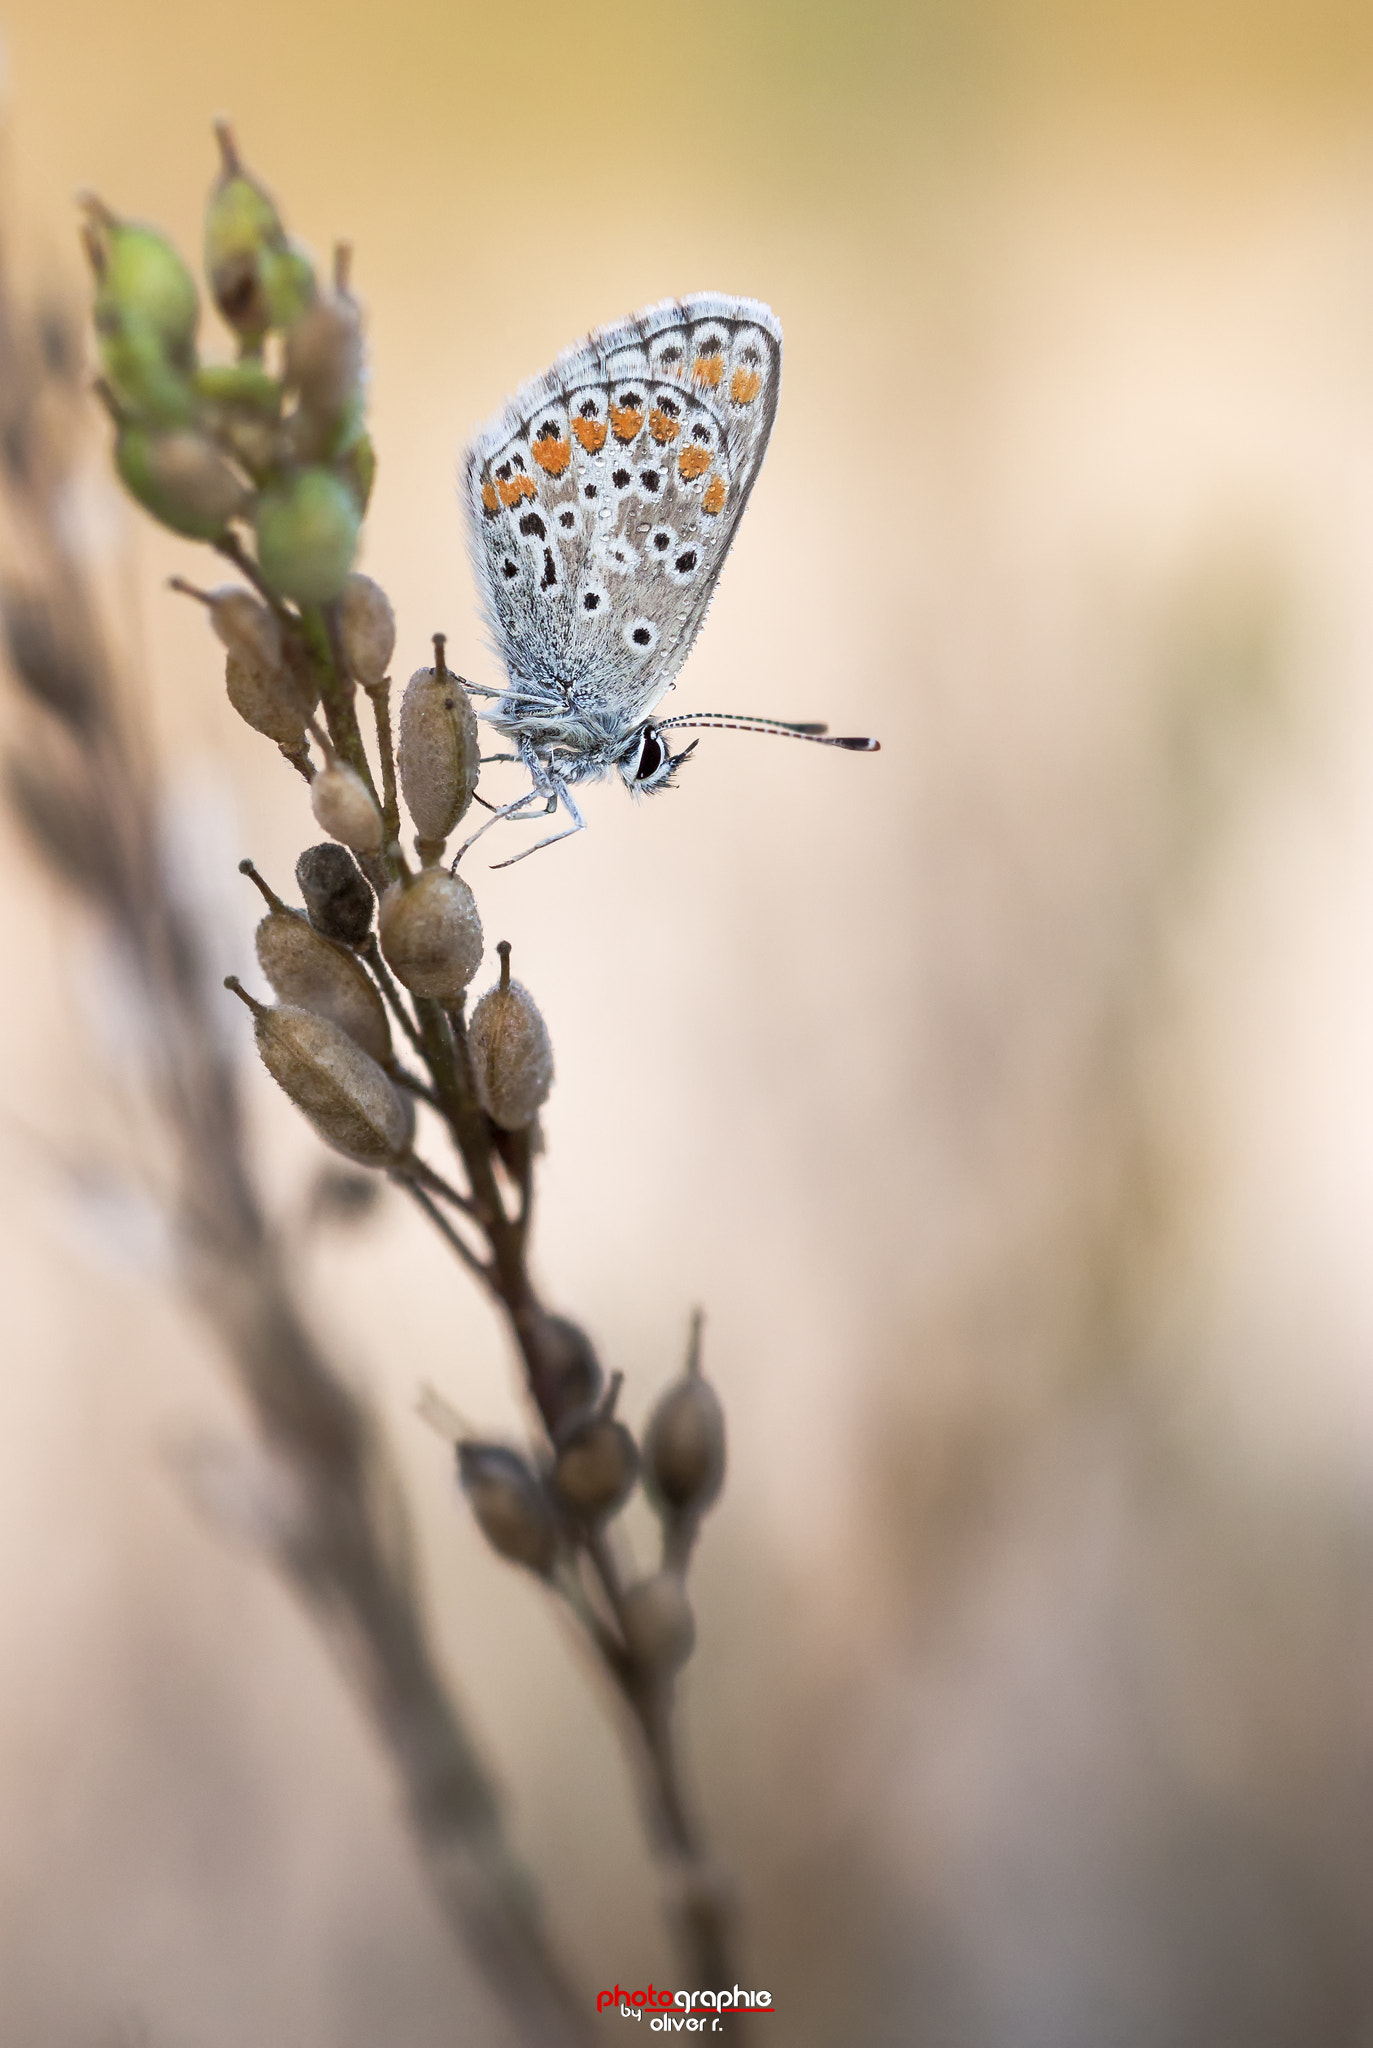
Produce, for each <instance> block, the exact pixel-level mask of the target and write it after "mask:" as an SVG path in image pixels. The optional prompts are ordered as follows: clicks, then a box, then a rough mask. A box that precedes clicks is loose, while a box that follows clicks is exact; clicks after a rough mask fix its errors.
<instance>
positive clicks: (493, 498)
mask: <svg viewBox="0 0 1373 2048" xmlns="http://www.w3.org/2000/svg"><path fill="white" fill-rule="evenodd" d="M482 503H483V505H485V507H486V509H487V511H488V512H499V511H500V509H501V501H500V498H499V497H498V496H497V493H496V486H495V485H494V484H483V485H482Z"/></svg>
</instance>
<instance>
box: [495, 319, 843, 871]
mask: <svg viewBox="0 0 1373 2048" xmlns="http://www.w3.org/2000/svg"><path fill="white" fill-rule="evenodd" d="M781 377H782V329H781V326H780V324H779V322H778V320H777V318H776V316H775V315H774V314H773V313H772V312H771V311H770V310H769V308H768V307H767V306H764V305H762V304H761V303H760V302H759V301H758V300H756V299H735V298H728V297H725V296H723V295H722V294H720V293H717V292H699V293H696V294H695V295H694V296H691V297H688V298H685V299H670V300H666V301H664V303H663V304H661V305H658V306H652V307H649V308H647V309H645V310H644V311H643V312H640V313H636V314H634V315H633V316H632V317H631V318H630V319H628V320H623V321H621V322H619V323H618V324H617V325H615V326H611V327H602V328H598V329H597V330H596V331H595V332H594V333H592V334H590V335H588V336H587V338H586V339H585V340H584V341H581V342H578V343H576V344H575V346H573V347H572V348H569V349H565V350H564V351H563V353H562V354H561V355H560V356H559V357H558V358H557V359H556V361H555V362H554V363H553V365H552V366H551V368H550V369H548V370H546V371H545V372H544V374H543V376H541V377H536V378H535V379H533V381H532V382H530V383H528V384H525V385H523V386H521V388H520V389H519V390H518V391H517V392H516V393H515V395H514V397H513V398H512V399H511V400H510V401H509V403H508V404H507V405H506V406H505V407H504V409H503V410H502V411H501V412H500V413H499V414H498V415H497V416H496V417H495V418H494V419H493V420H491V421H490V422H489V423H488V425H487V426H486V427H485V428H484V429H483V430H482V431H481V433H479V434H478V435H477V437H476V439H475V440H474V441H473V443H472V445H471V446H470V448H469V449H468V451H467V454H466V457H465V461H464V467H463V482H464V490H465V495H466V504H467V513H468V521H469V532H470V539H471V550H472V559H473V564H474V567H475V569H476V574H477V581H478V584H479V586H480V588H481V593H482V600H483V606H484V610H485V613H486V617H487V621H488V624H489V626H490V628H491V633H492V636H493V639H494V643H495V647H496V651H497V652H498V653H499V655H500V657H501V659H502V661H503V662H504V664H505V667H506V670H507V672H508V675H509V682H508V685H507V687H506V688H505V689H504V690H499V691H496V690H492V691H480V690H479V691H478V694H480V695H485V696H488V697H490V698H492V699H494V703H493V704H492V706H491V708H490V709H488V710H487V711H486V712H485V714H484V716H485V718H486V720H487V722H488V723H489V724H490V725H492V726H494V727H495V729H496V730H497V732H499V733H500V734H502V735H503V736H504V737H505V738H506V739H507V740H509V741H510V742H511V743H512V744H513V746H514V748H515V751H514V752H513V753H510V754H498V755H495V756H488V757H487V758H488V759H493V758H494V759H496V760H508V761H519V762H521V763H523V765H524V766H525V768H526V769H527V770H528V771H529V775H530V778H531V784H532V786H531V788H530V789H529V790H528V791H527V792H526V794H525V795H524V796H522V797H520V798H518V799H517V800H516V801H515V802H514V803H512V804H506V805H503V806H502V807H501V808H500V810H499V811H497V812H496V813H495V814H494V815H493V817H492V818H491V819H489V820H488V821H487V825H488V826H489V825H490V824H494V823H495V822H497V820H498V819H500V818H504V817H512V816H515V815H517V814H518V813H520V812H523V811H525V810H527V807H528V806H529V805H530V804H532V803H534V802H535V801H536V800H538V799H539V798H542V799H543V800H544V806H545V809H546V811H548V812H553V811H556V810H557V808H558V806H559V805H560V804H561V805H562V806H563V808H564V809H565V811H566V812H567V814H568V816H569V817H570V819H571V820H572V822H571V824H570V825H568V826H567V827H566V828H565V829H564V830H562V831H559V832H555V833H553V834H551V835H550V836H549V837H548V838H546V839H541V840H539V841H538V842H537V844H536V845H535V846H530V847H526V848H525V850H524V853H521V854H517V855H516V856H515V859H517V860H522V859H524V858H525V856H526V855H527V854H530V853H535V852H537V851H538V849H539V847H542V846H549V845H552V844H553V842H554V840H557V839H563V838H567V837H569V836H570V835H571V834H572V833H574V832H579V831H582V830H583V829H584V827H585V820H584V818H583V817H582V814H581V811H580V810H579V809H578V806H577V803H576V800H575V798H574V796H573V794H572V791H573V788H574V787H575V786H576V785H577V784H579V783H582V782H589V781H594V780H596V779H598V778H600V777H601V776H604V775H606V774H608V773H610V772H611V771H612V770H618V772H619V774H620V776H621V777H622V779H623V781H624V782H625V784H626V785H627V787H628V788H629V789H630V790H631V792H632V793H634V794H635V795H640V796H642V795H647V794H649V793H650V792H652V791H655V790H660V789H666V788H668V787H670V786H671V783H672V780H673V777H674V775H675V773H676V771H677V769H679V768H680V767H681V765H682V763H683V761H685V760H686V758H687V756H688V755H689V754H691V753H692V752H693V751H694V749H695V747H696V744H697V742H696V741H694V740H693V741H692V742H691V744H690V745H689V746H687V747H686V748H684V749H683V750H682V752H681V753H677V754H674V753H673V752H672V750H671V744H670V742H669V740H668V738H667V735H668V734H669V733H671V732H674V731H677V730H680V729H681V728H682V727H684V726H723V727H729V728H733V729H736V730H744V731H751V732H769V733H780V734H784V735H787V736H789V737H792V738H797V739H807V740H816V741H819V742H820V743H821V744H823V745H826V746H832V747H847V748H849V749H851V750H855V751H861V752H873V751H875V750H876V748H877V741H876V740H872V739H856V738H837V737H831V736H830V735H829V734H828V732H827V730H826V728H825V727H824V726H823V725H811V724H789V723H787V722H785V721H782V720H778V719H771V718H754V717H738V716H735V715H734V714H732V713H726V712H706V713H698V714H696V715H694V716H683V717H676V718H657V717H655V716H654V715H653V714H654V712H655V711H656V708H657V707H658V705H659V704H660V703H661V702H662V700H663V698H664V697H665V696H666V695H667V693H668V691H669V690H671V689H672V688H673V686H674V683H675V680H676V677H677V672H678V670H679V669H680V668H681V666H682V664H683V662H684V661H685V660H686V658H687V655H688V654H689V652H690V651H691V647H692V643H693V642H694V640H695V638H696V635H697V633H698V632H699V631H700V629H701V623H702V621H703V620H704V618H705V615H706V611H707V608H708V607H709V604H710V600H711V596H712V594H713V592H714V589H715V586H716V583H717V581H718V580H719V575H720V570H721V568H722V567H723V565H724V560H725V556H726V555H727V554H728V553H729V548H730V543H731V542H732V540H733V539H734V535H735V532H736V530H737V528H738V525H739V521H740V519H741V518H742V517H743V513H744V507H745V506H746V505H747V503H748V499H749V493H750V491H751V490H752V489H753V486H754V482H755V481H756V479H757V476H758V472H759V470H760V468H761V467H762V462H763V457H764V455H765V453H766V452H767V445H768V440H769V437H770V435H771V433H772V425H773V421H774V419H775V418H776V415H777V398H778V392H779V388H780V384H781ZM486 829H487V826H483V827H482V830H483V831H484V830H486ZM476 836H477V835H476V834H474V835H473V837H474V838H475V837H476ZM471 843H472V841H471V840H469V841H468V842H467V844H468V845H470V844H471ZM463 851H464V852H465V851H466V847H464V848H463ZM500 865H501V866H509V865H510V863H509V862H501V863H500Z"/></svg>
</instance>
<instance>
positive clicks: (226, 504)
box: [114, 426, 249, 540]
mask: <svg viewBox="0 0 1373 2048" xmlns="http://www.w3.org/2000/svg"><path fill="white" fill-rule="evenodd" d="M114 460H115V467H116V468H117V469H118V471H119V474H120V476H121V477H122V479H123V481H124V484H125V486H126V487H127V489H128V490H129V491H130V492H132V494H133V496H134V497H135V498H137V500H138V502H139V504H140V505H142V506H143V507H144V508H145V509H146V510H147V511H149V512H151V513H152V515H153V517H154V519H159V520H161V522H162V524H163V525H164V526H169V527H170V528H171V529H172V531H173V533H184V534H185V535H187V537H188V538H189V539H191V540H218V539H219V538H220V536H221V535H222V534H223V532H224V529H225V528H226V527H227V525H228V523H229V521H230V520H231V519H236V518H238V517H239V516H240V515H241V514H242V513H244V512H245V511H246V510H247V508H248V503H249V494H248V491H247V489H246V487H245V486H244V484H243V482H242V481H241V479H240V478H239V476H238V475H237V473H236V472H235V471H234V470H233V469H231V468H230V466H229V464H228V463H227V462H226V461H225V459H224V457H223V456H222V455H221V454H220V452H219V450H218V448H216V447H215V444H214V442H213V441H211V440H209V439H208V438H207V436H206V435H204V434H198V433H195V432H194V431H193V430H192V429H191V428H189V427H185V428H172V429H170V430H168V431H166V432H154V431H150V430H148V429H146V428H144V427H138V426H124V427H122V428H121V429H120V432H119V436H118V438H117V440H116V442H115V449H114Z"/></svg>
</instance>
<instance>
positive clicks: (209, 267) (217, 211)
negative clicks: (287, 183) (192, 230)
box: [205, 122, 288, 348]
mask: <svg viewBox="0 0 1373 2048" xmlns="http://www.w3.org/2000/svg"><path fill="white" fill-rule="evenodd" d="M215 133H216V136H217V137H218V140H219V148H220V154H221V157H222V159H223V164H222V168H221V171H220V175H219V177H218V179H217V180H216V182H215V184H214V187H213V189H212V190H211V193H210V198H209V203H208V205H207V207H206V210H205V274H206V276H207V277H208V278H209V280H210V290H211V292H212V293H213V295H214V301H215V304H216V305H217V306H218V308H219V310H220V312H221V313H222V314H223V316H224V318H225V320H227V321H228V323H229V325H230V327H232V328H233V330H234V332H235V333H236V334H237V335H238V336H239V339H240V340H241V341H242V342H243V343H244V344H245V345H246V346H247V347H249V348H251V347H253V346H255V345H256V344H257V343H260V342H261V340H262V337H263V336H264V335H265V334H266V332H267V330H268V328H269V327H271V326H272V325H273V309H272V305H271V302H270V299H269V294H268V289H267V279H266V278H265V277H264V274H263V272H264V265H265V267H266V269H267V270H268V272H270V271H271V270H272V268H273V267H274V264H276V263H279V261H280V259H281V258H282V257H284V256H285V255H286V254H287V253H288V244H287V241H286V230H285V228H284V227H283V226H282V222H281V216H280V214H279V213H278V212H277V209H276V203H275V201H274V200H273V199H272V196H271V194H270V193H269V192H267V191H266V190H265V188H264V187H263V186H261V185H260V184H259V183H258V182H257V180H256V178H253V177H251V176H250V175H249V173H248V172H247V171H246V170H245V169H244V168H243V164H242V162H241V161H240V159H239V154H238V148H237V145H236V144H235V142H234V138H233V134H232V132H231V130H230V129H229V127H228V126H227V124H226V123H224V122H218V123H216V126H215Z"/></svg>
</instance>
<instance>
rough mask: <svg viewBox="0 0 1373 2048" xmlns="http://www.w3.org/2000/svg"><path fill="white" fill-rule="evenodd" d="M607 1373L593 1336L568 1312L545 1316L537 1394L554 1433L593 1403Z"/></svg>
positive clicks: (535, 1383) (536, 1371)
mask: <svg viewBox="0 0 1373 2048" xmlns="http://www.w3.org/2000/svg"><path fill="white" fill-rule="evenodd" d="M604 1377H605V1376H604V1374H603V1373H602V1371H601V1368H600V1365H599V1363H598V1361H597V1358H596V1353H595V1352H594V1350H593V1349H592V1347H591V1339H590V1338H589V1337H588V1336H587V1334H586V1332H585V1331H584V1330H582V1329H579V1328H578V1326H577V1324H576V1323H573V1322H569V1320H568V1318H567V1317H566V1316H543V1317H541V1318H540V1321H539V1326H538V1346H537V1354H536V1363H535V1364H534V1365H533V1367H532V1369H531V1378H532V1381H533V1388H534V1398H535V1400H536V1401H537V1402H538V1404H539V1413H540V1414H541V1415H542V1416H543V1419H544V1421H545V1422H546V1423H547V1424H548V1428H549V1432H550V1434H554V1435H556V1433H557V1431H558V1430H559V1428H560V1427H561V1426H562V1424H563V1423H565V1422H566V1421H567V1420H568V1419H569V1418H570V1417H571V1416H573V1415H576V1414H579V1413H581V1412H583V1411H584V1410H586V1409H588V1408H590V1407H592V1406H593V1404H594V1403H595V1400H596V1396H597V1395H598V1394H599V1393H600V1391H601V1385H602V1381H603V1379H604Z"/></svg>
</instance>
